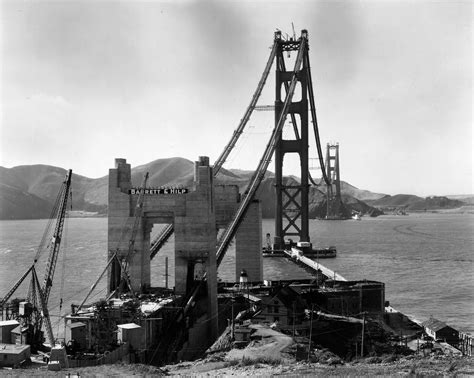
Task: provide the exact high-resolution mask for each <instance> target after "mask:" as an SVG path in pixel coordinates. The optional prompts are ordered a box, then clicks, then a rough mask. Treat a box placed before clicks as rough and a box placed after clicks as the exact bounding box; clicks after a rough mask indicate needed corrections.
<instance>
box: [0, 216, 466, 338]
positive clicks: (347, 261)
mask: <svg viewBox="0 0 474 378" xmlns="http://www.w3.org/2000/svg"><path fill="white" fill-rule="evenodd" d="M45 225H46V221H45V220H25V221H0V297H1V296H3V295H5V293H6V292H7V291H8V290H9V288H10V287H11V286H13V284H14V282H15V281H16V280H17V279H18V278H19V276H20V275H21V274H22V273H23V272H24V271H25V270H26V269H27V268H28V267H29V266H30V265H31V263H32V261H33V258H34V255H35V253H36V248H37V246H38V244H39V241H40V239H41V236H42V234H43V230H44V228H45ZM158 231H159V227H155V228H154V230H153V232H158ZM267 232H270V233H271V234H272V236H273V221H271V220H264V225H263V233H264V235H265V233H267ZM65 234H66V236H65V238H63V243H62V248H61V256H60V257H59V260H58V263H57V270H56V275H55V282H54V285H53V290H52V292H51V298H50V312H51V313H52V315H53V320H54V319H55V318H56V319H58V317H59V316H60V311H59V306H58V305H57V303H59V300H58V299H59V297H62V298H63V299H64V307H63V309H62V311H61V314H62V315H64V313H65V312H66V311H69V306H70V303H71V302H74V303H80V302H81V301H82V299H83V298H84V296H85V294H86V293H87V291H88V288H89V287H90V286H91V285H92V283H93V282H94V281H95V280H96V279H97V277H98V276H99V274H100V273H101V272H102V270H103V268H104V266H105V263H106V246H107V219H105V218H75V219H69V220H68V226H67V232H66V233H65ZM310 236H311V241H312V242H313V244H315V245H318V246H329V245H335V246H336V247H337V250H338V256H337V258H336V259H326V260H323V261H322V262H323V264H324V265H326V266H327V267H329V268H331V269H333V270H335V271H337V272H338V273H340V274H341V275H343V276H344V277H346V278H347V279H354V280H357V279H364V278H367V279H372V280H377V281H382V282H385V287H386V298H387V300H389V301H390V303H391V304H392V306H394V307H396V308H398V309H399V310H401V311H402V312H405V313H407V314H410V315H413V316H415V317H417V318H418V319H421V320H425V319H427V318H428V317H429V316H430V315H433V316H435V317H437V318H439V319H441V320H443V321H446V322H448V323H449V324H450V325H452V326H455V327H457V328H459V329H462V330H464V331H468V332H471V333H473V334H474V315H473V314H474V306H473V303H474V248H473V246H474V216H473V215H468V214H412V215H409V216H399V217H396V216H382V217H378V218H363V220H362V221H352V220H350V221H319V220H312V221H311V223H310ZM64 252H65V254H64ZM172 252H173V238H171V240H170V242H168V244H167V245H166V246H165V247H164V248H163V250H162V251H160V253H159V254H158V255H157V256H156V257H155V259H154V260H153V261H152V284H153V285H160V286H164V282H165V278H164V273H165V269H164V264H165V257H166V256H168V257H169V265H170V267H169V273H170V277H169V282H170V286H172V285H173V283H174V277H173V273H174V266H173V259H172V256H173V253H172ZM234 253H235V252H234V251H232V249H231V250H230V251H229V252H228V255H227V256H226V257H225V259H224V261H223V263H222V265H221V268H220V270H219V277H220V278H221V279H223V280H233V274H234V267H233V254H234ZM63 256H65V262H63ZM46 257H47V256H43V259H42V260H45V259H46ZM63 265H64V266H65V267H66V269H65V271H64V273H63V269H62V267H63ZM42 273H43V267H42V266H41V265H39V267H38V274H39V276H40V280H41V277H42ZM306 277H309V274H308V273H307V272H306V271H305V270H303V269H301V268H299V267H298V266H296V265H295V264H293V263H291V262H290V261H288V260H286V259H284V258H265V259H264V278H266V279H277V278H278V279H297V278H306ZM62 282H63V284H62ZM26 290H27V284H24V285H22V286H21V287H20V290H19V291H20V293H21V292H22V291H23V292H25V291H26ZM61 293H62V294H61ZM104 293H105V282H101V283H100V284H99V285H98V287H97V289H96V291H95V292H94V296H93V298H94V299H98V298H100V297H103V296H104Z"/></svg>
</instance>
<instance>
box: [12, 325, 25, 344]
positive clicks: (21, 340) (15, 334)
mask: <svg viewBox="0 0 474 378" xmlns="http://www.w3.org/2000/svg"><path fill="white" fill-rule="evenodd" d="M10 335H11V343H12V344H16V345H22V344H28V327H22V326H21V325H19V326H17V327H15V328H14V329H12V331H11V332H10Z"/></svg>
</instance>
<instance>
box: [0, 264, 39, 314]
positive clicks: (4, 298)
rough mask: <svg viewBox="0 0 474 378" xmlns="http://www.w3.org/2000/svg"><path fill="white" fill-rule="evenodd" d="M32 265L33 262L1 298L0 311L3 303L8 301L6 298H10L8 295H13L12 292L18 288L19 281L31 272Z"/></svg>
mask: <svg viewBox="0 0 474 378" xmlns="http://www.w3.org/2000/svg"><path fill="white" fill-rule="evenodd" d="M33 267H34V264H33V265H31V266H30V267H29V268H28V270H27V271H26V272H25V273H24V274H23V275H22V276H21V277H20V279H19V280H18V281H16V283H15V285H13V287H12V288H11V289H10V291H9V292H8V293H7V294H6V295H5V296H4V297H3V298H2V300H1V301H0V311H1V309H2V308H3V305H4V304H5V303H7V302H8V300H9V299H10V297H11V296H12V295H13V293H14V292H15V291H16V289H18V286H20V285H21V283H22V282H23V281H24V280H25V278H26V277H27V276H28V274H29V273H30V272H31V270H32V269H33Z"/></svg>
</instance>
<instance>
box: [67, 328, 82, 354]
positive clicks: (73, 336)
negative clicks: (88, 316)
mask: <svg viewBox="0 0 474 378" xmlns="http://www.w3.org/2000/svg"><path fill="white" fill-rule="evenodd" d="M66 340H67V341H68V342H69V341H71V342H72V343H73V344H74V347H75V348H77V349H79V350H81V349H86V347H87V328H86V324H85V323H82V322H73V323H66Z"/></svg>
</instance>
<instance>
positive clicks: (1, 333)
mask: <svg viewBox="0 0 474 378" xmlns="http://www.w3.org/2000/svg"><path fill="white" fill-rule="evenodd" d="M19 325H20V323H18V322H17V321H16V320H4V321H1V322H0V343H2V344H12V336H11V332H12V331H13V330H14V329H15V328H16V327H18V326H19Z"/></svg>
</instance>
